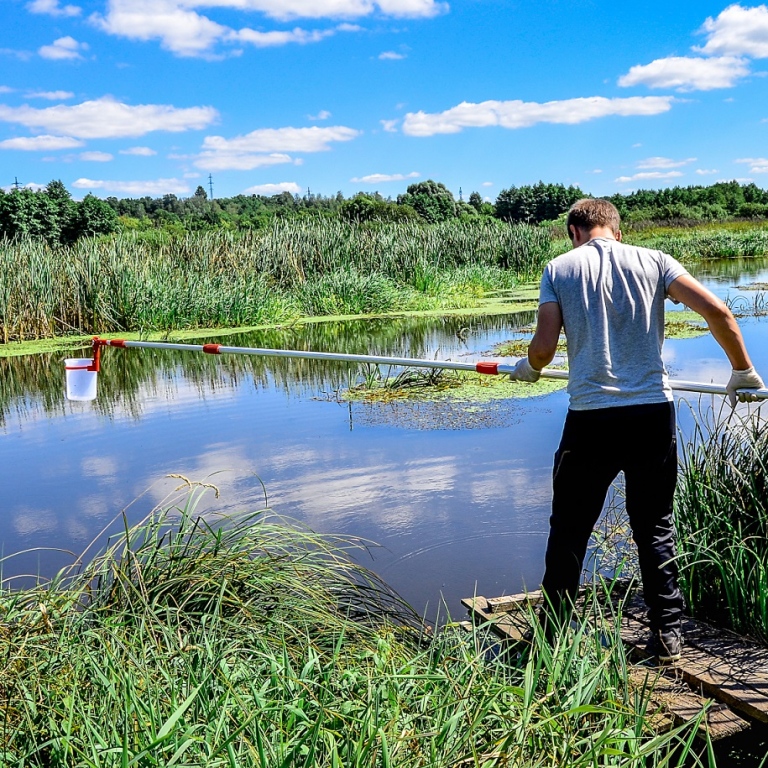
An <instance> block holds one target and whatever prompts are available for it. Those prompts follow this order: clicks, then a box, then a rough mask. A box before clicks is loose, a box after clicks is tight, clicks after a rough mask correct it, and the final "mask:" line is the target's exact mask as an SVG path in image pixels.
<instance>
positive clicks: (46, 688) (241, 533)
mask: <svg viewBox="0 0 768 768" xmlns="http://www.w3.org/2000/svg"><path fill="white" fill-rule="evenodd" d="M198 498H199V496H196V495H193V496H191V497H190V499H189V500H188V501H187V502H186V503H183V502H182V503H180V504H179V505H178V506H179V507H180V513H179V512H162V511H159V512H157V513H156V514H154V515H153V516H151V517H150V518H149V519H147V520H146V521H144V523H142V524H140V525H139V526H137V527H135V528H133V529H130V530H127V531H126V532H125V534H124V535H123V536H122V537H120V538H119V539H118V540H117V541H114V542H113V543H112V545H111V546H110V547H108V549H107V551H106V552H105V553H104V554H102V555H100V556H98V557H96V558H95V559H94V560H93V561H92V562H91V563H90V564H88V565H85V566H84V567H83V568H82V570H81V571H79V572H77V571H64V572H62V574H60V575H59V576H58V577H57V578H56V579H54V581H53V582H52V583H50V584H48V585H46V586H44V587H38V588H32V589H29V590H24V591H20V592H16V593H8V592H4V593H2V594H0V611H1V615H2V625H0V632H1V633H2V634H0V648H2V658H3V676H2V680H0V693H1V694H2V698H3V701H4V702H5V705H6V706H5V709H4V724H3V744H2V748H3V763H4V764H8V765H24V766H30V768H37V767H41V766H47V767H49V768H57V767H61V768H64V766H86V765H90V766H93V765H103V766H118V765H121V766H122V765H125V766H129V765H135V766H161V765H162V766H166V765H188V766H202V765H205V766H241V768H257V767H258V768H264V766H278V765H281V766H286V767H291V768H294V767H295V768H300V767H301V766H304V767H306V768H310V767H311V768H316V767H317V768H325V767H326V766H328V768H331V767H332V766H355V767H356V768H367V766H370V767H371V768H374V767H376V768H387V767H388V766H398V767H400V768H417V767H418V768H424V767H425V766H430V768H439V767H440V766H446V767H447V766H473V765H474V766H491V765H507V766H513V765H514V766H523V765H525V766H535V765H540V766H545V765H568V766H571V767H572V768H587V766H590V767H592V766H595V765H601V766H602V765H617V766H618V765H621V766H626V767H627V768H640V767H641V766H643V768H646V767H647V766H662V765H664V766H682V765H683V764H685V765H699V762H698V761H697V759H696V757H695V756H694V755H692V754H691V740H692V737H691V733H692V728H691V726H683V727H681V728H678V729H676V730H675V731H672V732H671V733H667V734H664V735H662V736H658V737H653V734H652V733H650V731H649V727H648V723H649V719H650V717H649V716H650V713H649V712H648V713H647V709H646V708H647V694H648V691H647V690H643V689H642V688H640V689H638V688H636V687H633V686H632V685H630V684H629V682H628V674H627V662H626V659H625V657H624V652H623V650H622V643H621V641H620V639H619V637H618V624H617V623H616V622H615V621H613V620H612V619H610V618H609V617H606V618H603V614H602V613H601V611H600V600H594V602H593V606H592V607H591V608H589V607H588V608H587V611H588V613H587V615H588V616H589V618H590V620H589V622H588V623H586V624H582V625H580V627H579V628H578V629H576V630H575V631H574V630H568V631H566V633H564V635H563V637H561V638H560V639H559V641H558V643H557V645H556V647H555V648H549V647H548V646H546V645H545V644H541V645H540V646H539V645H538V644H537V648H536V649H535V650H533V651H532V652H530V653H527V652H524V653H522V654H520V655H516V654H515V653H514V652H511V653H502V654H501V655H499V656H498V657H496V658H493V654H491V653H489V651H488V639H487V638H486V636H485V631H484V630H483V629H477V630H475V631H474V632H473V633H472V634H470V635H464V634H462V633H459V632H457V631H456V630H452V629H450V628H447V629H446V630H444V631H440V632H436V633H431V634H426V633H423V632H422V631H421V628H420V622H419V620H418V617H417V616H415V614H414V613H413V611H412V610H411V609H410V608H409V607H408V606H407V605H406V604H405V603H403V602H402V600H400V599H399V598H398V597H397V595H395V594H394V593H392V591H391V590H390V589H389V588H388V587H387V586H386V585H385V584H383V583H382V582H381V581H380V580H379V579H378V578H377V577H376V576H375V575H373V574H372V573H370V572H369V571H367V570H366V569H364V568H362V567H360V566H359V565H357V564H355V563H354V561H353V560H352V559H351V558H350V547H352V548H354V546H355V544H356V543H355V542H354V541H347V540H341V539H331V538H329V537H321V536H318V535H316V534H314V533H312V532H310V531H307V530H305V529H301V528H297V527H295V526H292V525H288V524H285V523H283V522H280V521H279V520H277V519H275V518H273V517H271V516H270V514H269V512H268V510H265V511H264V512H262V513H261V514H255V515H248V514H246V515H242V516H240V517H238V518H235V519H217V520H214V519H211V518H209V519H207V520H203V519H200V518H198V517H196V516H195V512H194V509H195V504H196V499H198ZM358 548H359V547H358ZM609 621H610V624H609ZM594 622H596V624H595V623H594ZM590 629H594V630H595V631H589V630H590ZM686 761H687V762H686Z"/></svg>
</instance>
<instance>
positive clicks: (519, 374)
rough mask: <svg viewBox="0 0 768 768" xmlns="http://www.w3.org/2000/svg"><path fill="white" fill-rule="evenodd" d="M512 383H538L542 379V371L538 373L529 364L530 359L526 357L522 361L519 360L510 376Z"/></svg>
mask: <svg viewBox="0 0 768 768" xmlns="http://www.w3.org/2000/svg"><path fill="white" fill-rule="evenodd" d="M508 376H509V380H510V381H530V382H531V383H533V382H534V381H538V380H539V378H540V377H541V371H537V370H536V369H535V368H534V367H533V366H532V365H531V364H530V363H529V362H528V358H527V357H524V358H523V359H522V360H518V361H517V364H516V365H515V367H514V368H513V369H512V372H511V373H509V374H508Z"/></svg>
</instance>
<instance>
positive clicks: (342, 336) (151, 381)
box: [0, 312, 535, 420]
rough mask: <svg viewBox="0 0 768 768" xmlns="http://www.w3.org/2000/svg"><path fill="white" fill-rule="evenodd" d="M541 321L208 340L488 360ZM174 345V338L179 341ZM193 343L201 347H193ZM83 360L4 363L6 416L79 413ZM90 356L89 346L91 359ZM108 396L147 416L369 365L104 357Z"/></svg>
mask: <svg viewBox="0 0 768 768" xmlns="http://www.w3.org/2000/svg"><path fill="white" fill-rule="evenodd" d="M534 320H535V314H534V313H532V312H518V313H514V314H510V315H500V316H491V317H482V318H478V317H472V316H461V315H457V316H451V317H426V318H403V317H400V318H392V319H383V318H374V319H369V320H351V321H347V322H343V323H339V322H321V323H311V324H306V325H297V326H294V327H287V328H284V329H269V330H262V331H254V332H251V333H242V334H233V335H227V336H222V337H219V338H206V339H205V341H206V342H210V343H214V342H220V343H223V344H226V345H227V346H237V347H262V348H271V349H297V350H313V351H317V352H339V353H344V354H374V355H398V356H403V357H415V358H418V357H425V356H428V357H429V358H430V359H434V358H439V359H444V360H450V359H458V358H460V357H462V356H467V355H471V354H473V353H476V352H479V351H481V350H479V348H478V343H479V342H480V340H483V339H485V338H486V336H487V335H488V334H489V333H495V332H504V333H508V332H509V331H510V329H512V328H515V327H523V326H526V325H529V324H530V323H532V322H533V321H534ZM171 340H173V339H171ZM189 343H198V342H195V340H194V339H193V340H191V341H190V342H189ZM73 354H75V353H72V352H67V353H63V352H60V353H49V354H40V355H31V356H24V357H10V358H0V418H2V419H6V418H8V417H9V416H10V415H11V414H13V415H14V416H15V417H16V418H17V419H22V420H23V419H25V418H35V417H36V416H38V415H40V414H47V415H63V414H64V413H65V412H66V411H67V410H68V408H69V409H74V408H77V406H76V405H70V404H68V403H66V401H65V399H64V390H63V385H62V376H63V374H62V371H63V360H64V358H65V357H70V356H72V355H73ZM88 354H89V350H88V349H87V348H86V349H84V350H83V351H82V355H83V356H86V355H88ZM102 355H103V365H102V370H101V372H100V373H99V396H98V399H97V401H96V402H95V403H94V405H93V407H94V408H95V409H96V410H97V411H98V412H99V413H101V414H103V415H114V414H115V413H116V411H118V410H119V411H120V412H121V415H129V416H131V417H133V418H139V417H140V416H141V415H142V413H144V412H145V410H146V406H147V402H148V401H152V400H154V399H157V398H164V399H166V400H173V401H175V402H178V401H179V400H180V399H182V398H183V397H185V396H187V397H193V398H195V397H197V398H204V397H210V396H216V395H218V394H219V393H221V392H222V391H228V392H232V391H235V390H237V389H239V388H240V387H241V386H243V385H244V384H247V385H249V386H253V387H254V388H255V389H257V390H260V389H262V390H263V389H271V388H273V387H274V388H278V389H280V390H282V391H284V392H286V393H288V394H291V395H298V396H302V397H303V396H307V395H316V394H318V393H322V392H329V391H330V392H332V391H335V390H338V389H339V388H341V387H346V386H348V385H349V382H350V378H351V379H352V380H354V379H355V378H356V376H357V374H358V370H359V366H357V365H345V364H339V363H335V362H332V361H325V360H296V359H289V358H266V357H245V356H235V355H224V356H222V357H213V356H210V355H204V354H193V353H189V354H186V353H178V352H172V351H166V350H117V349H110V348H107V349H105V350H104V351H103V352H102Z"/></svg>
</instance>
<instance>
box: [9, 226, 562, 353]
mask: <svg viewBox="0 0 768 768" xmlns="http://www.w3.org/2000/svg"><path fill="white" fill-rule="evenodd" d="M551 255H552V243H551V240H550V238H549V236H548V234H547V233H546V232H545V231H544V230H539V229H537V228H535V227H530V226H527V225H517V226H509V225H506V224H502V223H499V222H495V221H491V220H489V221H487V222H478V223H464V222H452V223H445V224H436V225H431V226H425V225H421V224H414V223H398V224H387V225H383V224H376V225H371V224H353V223H347V222H342V221H333V220H312V221H302V220H290V219H288V220H278V221H276V222H275V223H274V224H273V225H272V226H271V227H269V228H267V229H265V230H258V231H249V232H246V233H243V234H233V233H226V232H208V233H203V234H189V235H186V236H178V237H159V236H152V237H144V236H141V235H130V234H125V235H119V236H115V237H110V238H102V239H82V240H80V241H78V242H77V243H75V244H74V245H72V246H70V247H64V246H62V247H51V246H50V245H48V244H46V243H44V242H42V241H34V240H20V241H14V242H9V241H4V242H2V243H0V341H2V342H5V343H7V342H8V341H11V340H24V339H36V338H47V337H52V336H60V335H66V334H67V333H72V332H74V331H77V332H79V333H104V332H109V331H113V332H115V331H116V332H119V331H142V330H150V329H151V330H176V329H181V328H202V327H209V328H215V327H237V326H245V325H257V324H261V323H268V322H282V321H284V320H289V319H292V318H296V317H299V316H302V315H313V314H359V313H374V312H384V311H389V310H391V309H393V308H397V309H400V310H402V309H424V308H436V307H441V306H452V307H456V306H463V305H464V304H465V303H467V301H468V298H471V297H472V296H473V295H474V296H476V295H478V294H482V293H484V292H487V291H489V290H495V289H498V288H505V287H510V286H512V285H515V284H516V283H517V282H518V281H521V280H529V279H532V278H534V277H535V276H537V275H538V273H539V272H540V270H541V268H542V266H543V265H544V263H546V261H547V260H548V259H549V258H550V257H551Z"/></svg>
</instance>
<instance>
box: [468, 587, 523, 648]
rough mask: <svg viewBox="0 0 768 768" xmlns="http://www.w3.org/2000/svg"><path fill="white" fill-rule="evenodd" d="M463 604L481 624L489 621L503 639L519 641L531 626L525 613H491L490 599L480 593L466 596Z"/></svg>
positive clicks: (489, 624) (494, 630)
mask: <svg viewBox="0 0 768 768" xmlns="http://www.w3.org/2000/svg"><path fill="white" fill-rule="evenodd" d="M461 604H462V605H463V606H464V607H465V608H466V609H467V610H468V611H469V613H470V615H471V616H472V618H473V619H474V620H475V621H476V622H479V623H481V624H485V623H487V624H488V626H489V627H490V628H491V630H492V631H493V632H494V633H495V634H497V635H498V636H499V637H501V638H502V639H503V640H511V641H513V642H519V641H521V640H523V635H524V633H525V632H526V631H527V630H528V629H529V628H530V624H529V623H528V619H527V616H526V615H525V614H524V613H520V614H517V615H516V613H515V612H512V613H497V614H493V613H491V610H490V606H489V605H488V600H486V598H484V597H482V596H480V595H478V596H475V597H466V598H464V599H463V600H462V601H461Z"/></svg>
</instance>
